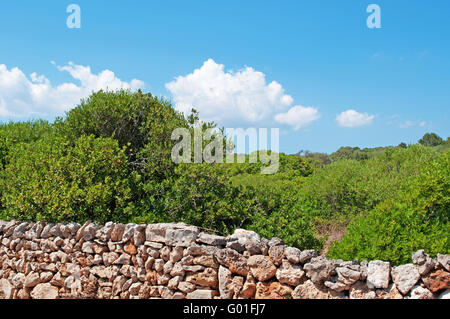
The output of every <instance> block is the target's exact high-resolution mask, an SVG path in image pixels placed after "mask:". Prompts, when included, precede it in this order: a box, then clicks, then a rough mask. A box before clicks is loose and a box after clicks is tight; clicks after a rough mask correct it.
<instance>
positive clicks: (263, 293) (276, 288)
mask: <svg viewBox="0 0 450 319" xmlns="http://www.w3.org/2000/svg"><path fill="white" fill-rule="evenodd" d="M291 294H292V288H290V287H289V286H285V285H282V284H280V283H279V282H276V281H273V282H258V283H257V284H256V294H255V299H285V298H289V297H290V296H291Z"/></svg>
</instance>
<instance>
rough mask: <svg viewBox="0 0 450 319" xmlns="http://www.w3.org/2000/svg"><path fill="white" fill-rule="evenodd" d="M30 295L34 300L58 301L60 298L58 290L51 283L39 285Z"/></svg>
mask: <svg viewBox="0 0 450 319" xmlns="http://www.w3.org/2000/svg"><path fill="white" fill-rule="evenodd" d="M30 295H31V298H33V299H56V297H58V288H57V287H54V286H52V285H50V284H49V283H45V284H38V285H37V286H36V287H34V288H33V290H32V291H31V294H30Z"/></svg>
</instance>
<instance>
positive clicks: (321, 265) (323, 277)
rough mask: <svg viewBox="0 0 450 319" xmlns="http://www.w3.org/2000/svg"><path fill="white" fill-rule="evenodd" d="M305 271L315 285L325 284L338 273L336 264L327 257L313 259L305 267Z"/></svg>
mask: <svg viewBox="0 0 450 319" xmlns="http://www.w3.org/2000/svg"><path fill="white" fill-rule="evenodd" d="M303 269H304V270H305V271H306V275H307V276H308V277H309V278H310V279H311V281H312V282H314V283H315V284H322V283H324V282H325V281H327V280H329V279H330V278H331V276H333V275H334V274H335V273H336V271H335V264H334V262H333V261H332V260H328V259H327V258H326V257H325V256H319V257H314V258H312V259H311V261H310V262H309V263H307V264H305V265H304V266H303Z"/></svg>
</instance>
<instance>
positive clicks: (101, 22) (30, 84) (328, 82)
mask: <svg viewBox="0 0 450 319" xmlns="http://www.w3.org/2000/svg"><path fill="white" fill-rule="evenodd" d="M71 4H76V5H78V7H79V8H80V15H79V18H80V19H79V20H78V19H75V20H74V19H73V18H74V17H75V16H73V15H72V14H74V13H76V11H69V12H67V8H68V6H69V5H71ZM370 4H376V5H377V6H378V8H379V9H380V11H379V12H380V15H379V20H373V19H372V18H373V16H372V14H374V13H375V11H370V12H367V8H368V6H369V5H370ZM68 18H69V20H70V21H69V25H68V23H67V20H68ZM75 18H77V17H75ZM368 18H370V21H372V22H374V21H380V28H369V27H368V24H367V20H368ZM77 21H80V28H69V26H73V25H72V24H73V23H74V22H77ZM71 23H72V24H71ZM449 40H450V1H448V0H434V1H425V0H408V1H406V0H396V1H392V0H389V1H388V0H386V1H381V0H373V1H359V0H352V1H350V0H342V1H331V0H329V1H326V0H314V1H313V0H308V1H301V0H293V1H288V0H279V1H261V0H259V1H256V0H246V1H235V0H227V1H207V0H191V1H170V0H168V1H137V0H136V1H132V0H130V1H104V0H96V1H84V0H72V1H50V0H40V1H24V0H18V1H2V2H1V3H0V121H2V122H7V121H11V120H12V121H23V120H29V119H37V118H43V119H47V120H50V121H51V120H53V119H54V118H55V117H56V116H62V115H64V114H65V112H67V111H68V110H70V109H71V108H73V107H75V106H76V105H77V104H79V102H80V99H82V98H86V97H88V96H89V95H90V94H91V92H93V91H96V90H99V89H110V90H115V89H119V88H125V89H130V90H137V89H142V90H143V91H144V92H151V93H152V94H154V95H157V96H163V97H165V98H167V99H170V100H171V101H172V103H173V105H174V107H175V108H176V109H177V110H179V111H181V112H186V111H189V110H190V109H191V108H192V107H194V108H195V109H197V110H198V111H199V112H200V118H201V119H203V120H214V121H215V122H217V123H218V125H219V126H223V127H226V128H228V127H229V128H239V127H242V128H248V127H254V128H279V130H280V141H279V144H280V151H282V152H285V153H297V152H298V151H300V150H309V151H312V152H327V153H331V152H333V151H335V150H337V149H338V148H339V147H341V146H358V147H361V148H364V147H375V146H387V145H398V144H399V143H401V142H405V143H407V144H408V143H415V142H417V140H418V139H419V138H421V137H422V136H423V135H424V134H425V133H427V132H435V133H437V134H438V135H440V136H441V137H443V138H447V137H448V136H450V125H449V124H448V123H449V110H450V59H449V58H450V41H449Z"/></svg>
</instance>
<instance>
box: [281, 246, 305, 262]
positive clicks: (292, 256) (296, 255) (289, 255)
mask: <svg viewBox="0 0 450 319" xmlns="http://www.w3.org/2000/svg"><path fill="white" fill-rule="evenodd" d="M300 254H301V251H300V249H298V248H295V247H286V249H285V250H284V255H285V257H286V259H287V260H289V262H291V263H293V264H298V263H299V262H300Z"/></svg>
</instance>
